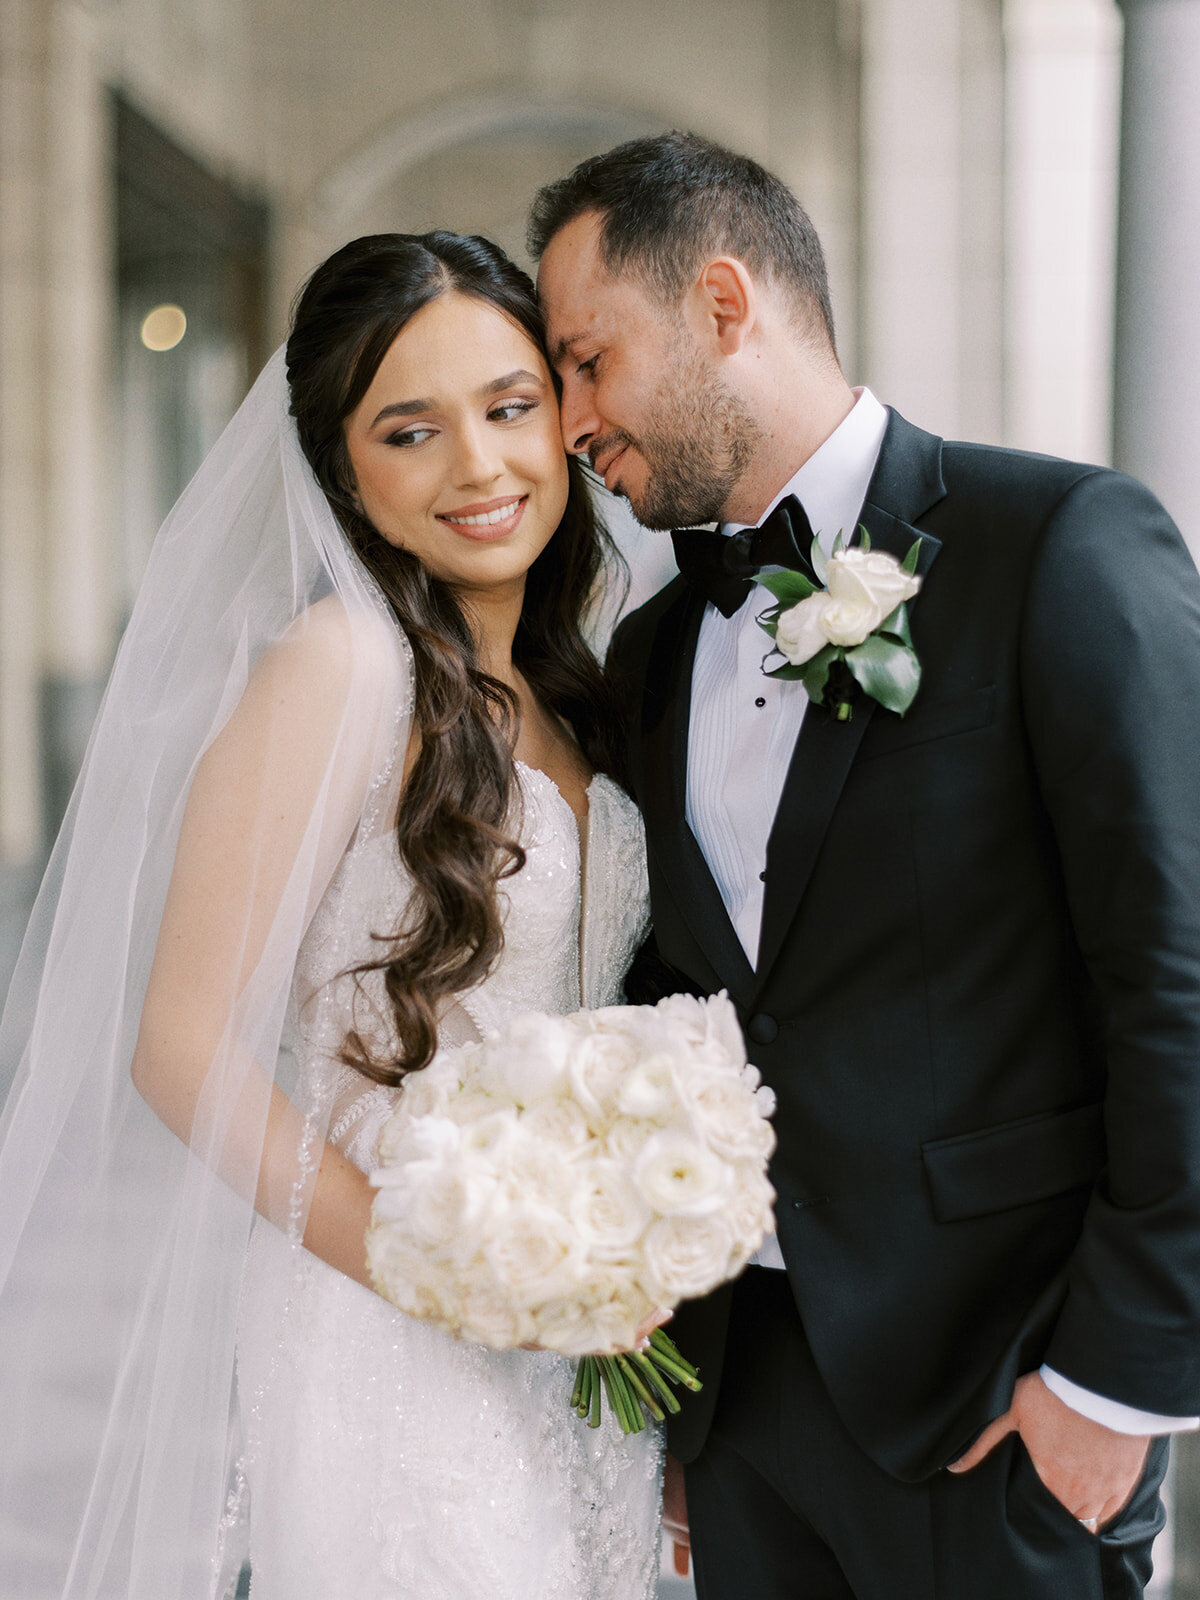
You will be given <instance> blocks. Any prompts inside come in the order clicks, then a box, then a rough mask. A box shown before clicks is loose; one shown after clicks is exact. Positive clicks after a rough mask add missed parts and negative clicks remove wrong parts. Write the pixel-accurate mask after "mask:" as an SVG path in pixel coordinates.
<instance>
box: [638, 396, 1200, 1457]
mask: <svg viewBox="0 0 1200 1600" xmlns="http://www.w3.org/2000/svg"><path fill="white" fill-rule="evenodd" d="M861 520H862V522H863V523H864V524H865V525H866V527H867V529H868V530H869V532H870V535H871V539H872V543H873V544H874V545H875V546H876V547H877V548H882V549H886V550H889V551H891V552H892V553H893V554H895V555H897V556H900V557H902V556H903V555H904V554H905V553H906V552H907V550H908V548H909V546H910V545H911V543H912V542H913V540H914V539H918V540H920V541H921V546H922V549H921V569H920V570H921V571H922V572H923V574H924V585H923V588H922V592H921V593H920V595H919V596H918V597H917V599H916V600H915V601H914V602H912V603H911V607H910V611H911V619H912V631H913V639H914V644H915V647H916V650H917V653H918V655H919V657H920V660H921V663H922V668H923V681H922V687H921V690H920V692H919V695H918V697H917V700H916V702H915V704H914V705H913V707H912V709H911V711H910V712H909V714H908V715H907V716H906V717H905V718H904V719H901V718H899V717H897V716H895V715H893V714H892V713H890V712H887V711H884V710H882V709H880V708H879V707H878V706H876V705H875V704H874V702H872V701H870V700H866V699H863V700H861V701H859V702H858V703H857V705H856V707H855V710H854V715H853V720H852V721H851V722H849V723H841V722H838V721H837V720H836V719H835V718H833V717H832V716H831V715H830V714H829V713H828V712H826V711H825V710H823V709H821V708H819V707H815V706H814V707H810V708H809V710H808V712H807V714H806V716H805V720H804V725H803V728H802V731H801V735H800V737H799V739H798V741H797V744H796V749H795V752H794V756H793V759H792V763H791V766H790V769H789V772H788V776H787V780H786V784H785V787H784V791H783V796H782V799H781V802H780V805H779V809H778V813H777V815H776V819H775V823H774V827H773V830H772V833H771V836H770V840H769V844H768V850H767V877H766V898H765V908H764V914H763V925H762V941H761V950H760V959H759V964H758V968H757V971H752V970H751V968H750V965H749V963H748V961H747V959H746V956H745V954H744V952H743V950H742V947H741V944H740V943H739V941H738V938H737V936H736V934H735V932H734V930H733V927H732V925H731V924H730V921H729V918H728V915H727V913H726V911H725V907H724V905H723V903H722V901H721V897H720V894H719V892H718V890H717V888H716V886H715V884H714V882H713V880H712V877H711V875H710V873H709V871H708V868H707V866H706V864H705V861H704V859H703V856H702V854H701V852H700V849H699V847H698V845H697V844H696V841H695V839H694V838H693V836H692V834H691V832H690V830H689V829H688V827H687V824H686V821H685V818H684V792H685V788H684V786H685V770H686V738H687V726H688V714H689V705H690V683H691V666H692V658H693V654H694V650H695V645H696V639H697V634H698V631H699V624H700V618H701V614H702V611H703V601H702V600H701V599H700V598H699V596H698V595H696V593H695V592H694V591H692V590H691V589H689V588H688V587H687V586H686V585H684V584H683V583H682V582H681V581H676V582H675V583H673V584H671V585H668V587H667V588H666V589H664V590H663V591H662V592H661V593H660V594H659V595H657V596H656V597H655V598H654V599H653V600H651V601H650V602H648V603H647V604H646V605H645V606H643V607H642V608H641V609H640V610H639V611H637V612H635V613H634V614H633V615H632V616H631V617H629V618H628V619H626V621H625V622H624V623H623V625H622V627H621V628H620V630H619V631H618V634H617V636H616V638H615V640H614V644H613V650H612V656H611V660H612V664H613V670H614V672H615V673H616V674H617V676H618V677H619V679H620V680H621V682H622V683H623V685H624V693H625V694H626V695H627V696H628V701H627V703H628V704H629V705H630V706H632V707H635V708H640V711H635V715H634V721H633V725H632V726H631V730H630V733H631V737H630V747H629V759H630V766H631V782H632V787H633V790H634V793H635V796H636V798H637V799H638V801H639V803H640V804H641V806H642V809H643V811H644V814H645V820H646V829H647V837H648V843H649V852H650V874H651V894H652V910H653V920H654V929H655V934H654V937H655V940H656V943H657V947H658V951H659V953H660V954H661V956H662V957H663V958H664V959H665V961H666V962H668V963H669V965H670V967H671V968H673V969H674V971H675V973H676V974H677V975H679V981H680V982H686V983H687V984H689V985H690V986H692V987H694V988H696V989H697V990H699V991H703V992H711V991H715V990H717V989H721V988H724V989H727V990H728V991H729V993H730V995H731V997H732V998H733V1000H734V1001H735V1003H736V1005H737V1007H738V1012H739V1016H740V1017H741V1019H742V1022H743V1026H744V1028H745V1031H746V1034H747V1039H748V1044H749V1052H750V1057H751V1059H752V1060H753V1061H754V1062H755V1063H756V1064H757V1065H758V1066H759V1068H760V1069H761V1070H762V1072H763V1075H764V1077H765V1078H766V1080H767V1081H768V1082H769V1083H770V1084H771V1085H772V1086H773V1088H774V1089H775V1092H776V1094H777V1096H778V1111H777V1114H776V1119H775V1126H776V1131H777V1134H778V1140H779V1147H778V1153H777V1156H776V1159H775V1162H774V1165H773V1171H772V1176H773V1181H774V1183H775V1185H776V1188H777V1190H778V1204H777V1222H778V1230H779V1237H780V1243H781V1246H782V1249H783V1253H784V1257H785V1259H786V1261H787V1264H788V1276H789V1279H790V1283H791V1288H792V1292H793V1295H794V1297H795V1302H796V1305H797V1307H798V1309H799V1314H800V1320H801V1323H802V1325H803V1330H804V1333H805V1335H806V1337H807V1340H808V1343H809V1345H810V1346H811V1351H812V1358H813V1363H814V1367H815V1370H816V1373H817V1374H818V1376H819V1380H820V1382H821V1383H822V1384H823V1385H824V1387H825V1389H826V1390H827V1392H828V1395H829V1397H830V1400H831V1402H832V1405H833V1407H834V1409H835V1411H836V1413H837V1415H838V1416H839V1417H840V1419H841V1421H842V1423H844V1425H845V1428H846V1430H847V1431H848V1433H849V1435H850V1436H851V1437H852V1439H853V1440H854V1441H855V1442H856V1444H857V1446H858V1447H860V1448H861V1450H862V1452H863V1453H864V1455H865V1457H867V1458H869V1459H870V1460H871V1461H872V1462H874V1463H876V1464H878V1465H879V1466H880V1467H882V1468H883V1469H884V1470H885V1471H886V1473H888V1474H889V1475H891V1476H892V1477H894V1478H896V1479H899V1480H904V1481H910V1482H911V1481H917V1480H924V1479H928V1478H929V1477H930V1476H931V1475H933V1474H936V1473H937V1472H938V1470H939V1469H940V1468H941V1467H943V1466H944V1465H945V1464H946V1463H947V1462H948V1461H950V1460H951V1459H953V1458H954V1457H955V1456H956V1455H957V1454H959V1453H960V1452H961V1450H962V1449H963V1447H964V1446H965V1445H966V1443H967V1442H968V1441H969V1440H970V1438H971V1437H972V1436H973V1435H974V1433H975V1432H976V1431H977V1430H978V1429H979V1428H980V1426H981V1425H982V1424H983V1423H984V1422H985V1421H987V1420H988V1418H990V1417H992V1416H995V1415H997V1414H999V1413H1000V1412H1001V1411H1003V1410H1005V1409H1006V1407H1007V1405H1008V1403H1009V1399H1010V1397H1011V1392H1012V1386H1013V1382H1014V1380H1015V1378H1016V1377H1017V1376H1018V1375H1019V1374H1020V1373H1021V1372H1023V1371H1028V1370H1030V1369H1031V1368H1036V1367H1037V1366H1038V1365H1039V1364H1040V1363H1041V1362H1042V1361H1043V1360H1046V1361H1048V1362H1049V1363H1050V1365H1052V1366H1053V1367H1055V1368H1056V1369H1057V1370H1059V1371H1060V1372H1062V1373H1063V1374H1064V1375H1065V1376H1067V1377H1068V1378H1071V1379H1072V1380H1074V1381H1075V1382H1076V1383H1079V1384H1081V1385H1083V1386H1084V1387H1086V1388H1088V1389H1092V1390H1095V1391H1096V1392H1098V1393H1100V1394H1103V1395H1106V1396H1108V1397H1110V1398H1112V1399H1114V1400H1119V1401H1123V1402H1125V1403H1126V1404H1129V1405H1132V1406H1136V1407H1139V1408H1142V1409H1145V1410H1149V1411H1154V1412H1160V1413H1167V1414H1174V1415H1182V1414H1191V1413H1197V1412H1200V579H1198V577H1197V574H1196V571H1195V568H1194V566H1193V564H1192V561H1191V558H1190V557H1189V555H1188V553H1187V551H1186V548H1185V546H1184V545H1183V542H1182V540H1181V539H1180V536H1179V534H1178V532H1177V530H1176V529H1175V528H1174V526H1173V525H1172V523H1171V522H1170V520H1169V519H1168V517H1167V516H1166V514H1165V513H1164V511H1163V510H1162V508H1161V507H1160V506H1159V505H1158V503H1157V502H1156V501H1155V500H1154V498H1153V497H1152V496H1151V495H1150V494H1149V493H1148V492H1147V491H1146V490H1145V489H1144V488H1142V487H1141V486H1140V485H1139V484H1137V483H1135V482H1133V481H1132V480H1130V479H1128V478H1125V477H1122V476H1120V475H1118V474H1116V473H1112V472H1108V471H1105V470H1102V469H1098V468H1093V467H1086V466H1080V465H1078V464H1073V463H1069V462H1065V461H1057V460H1052V459H1049V458H1046V457H1039V456H1033V455H1027V454H1022V453H1018V452H1015V451H1007V450H999V449H992V448H986V447H983V446H977V445H970V444H955V443H948V442H943V441H942V440H940V439H937V438H934V437H933V436H932V435H930V434H927V433H924V432H922V431H921V430H919V429H917V428H915V427H913V426H912V425H911V424H909V423H907V422H906V421H904V419H903V418H901V417H899V416H898V415H896V414H895V413H892V415H891V417H890V421H889V425H888V430H887V433H886V436H885V439H884V443H883V448H882V451H881V454H880V458H879V461H878V464H877V467H876V470H875V473H874V476H873V478H872V481H871V485H870V488H869V490H868V494H867V501H866V504H865V506H864V508H863V512H862V519H861ZM749 603H751V604H754V603H755V601H754V600H751V601H750V602H749ZM729 1301H730V1291H729V1290H728V1289H726V1290H725V1291H722V1292H719V1293H718V1294H717V1295H715V1296H713V1297H711V1298H710V1299H709V1300H707V1301H703V1302H699V1303H696V1304H695V1305H692V1306H689V1307H684V1308H682V1310H681V1312H680V1314H679V1316H678V1318H677V1324H676V1326H677V1329H678V1333H677V1337H678V1339H679V1342H680V1344H681V1347H683V1348H684V1349H685V1350H686V1351H687V1352H688V1353H689V1354H690V1355H691V1356H692V1357H693V1358H694V1359H697V1360H698V1361H699V1362H700V1363H701V1365H702V1366H703V1367H704V1368H705V1371H706V1375H707V1376H708V1378H709V1382H708V1384H707V1386H706V1389H705V1391H704V1394H703V1396H702V1397H701V1398H700V1399H699V1400H698V1401H696V1402H689V1403H688V1404H687V1405H686V1406H685V1408H684V1411H683V1413H682V1414H681V1416H680V1417H679V1418H678V1419H677V1425H676V1427H675V1428H674V1429H673V1432H672V1436H671V1439H672V1447H673V1448H674V1450H675V1451H676V1453H677V1454H678V1455H680V1456H681V1458H682V1459H684V1460H689V1459H691V1458H693V1457H694V1456H695V1455H696V1454H697V1452H698V1451H699V1450H700V1449H701V1446H702V1444H703V1441H704V1438H705V1435H706V1432H707V1430H708V1426H709V1422H710V1418H711V1416H712V1412H713V1407H714V1405H715V1404H716V1402H717V1399H718V1390H719V1388H720V1384H719V1382H718V1381H717V1375H718V1374H719V1372H720V1367H721V1351H722V1347H723V1343H724V1338H725V1327H726V1321H727V1317H728V1306H729Z"/></svg>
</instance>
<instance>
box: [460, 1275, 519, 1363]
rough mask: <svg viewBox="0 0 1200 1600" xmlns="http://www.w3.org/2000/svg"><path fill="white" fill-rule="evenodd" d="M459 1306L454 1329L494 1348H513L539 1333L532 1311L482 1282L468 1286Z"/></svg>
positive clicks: (478, 1342)
mask: <svg viewBox="0 0 1200 1600" xmlns="http://www.w3.org/2000/svg"><path fill="white" fill-rule="evenodd" d="M456 1309H457V1316H456V1318H455V1323H454V1328H453V1331H454V1332H457V1333H461V1334H462V1335H464V1336H465V1337H466V1338H468V1339H473V1340H475V1342H476V1343H477V1344H486V1345H488V1346H490V1348H491V1349H493V1350H513V1349H515V1348H516V1347H517V1345H520V1344H528V1343H529V1342H530V1341H531V1340H533V1339H534V1338H536V1336H537V1328H536V1324H535V1322H534V1319H533V1317H532V1316H531V1315H530V1314H529V1312H528V1311H525V1310H522V1309H520V1308H518V1307H515V1306H513V1305H511V1304H509V1302H508V1300H507V1299H506V1298H505V1297H504V1296H503V1295H501V1294H496V1293H495V1292H494V1291H493V1290H491V1289H488V1288H485V1287H483V1286H482V1285H476V1286H473V1287H471V1288H469V1289H467V1290H466V1292H465V1293H464V1294H463V1296H462V1298H461V1300H460V1301H459V1304H458V1306H457V1308H456Z"/></svg>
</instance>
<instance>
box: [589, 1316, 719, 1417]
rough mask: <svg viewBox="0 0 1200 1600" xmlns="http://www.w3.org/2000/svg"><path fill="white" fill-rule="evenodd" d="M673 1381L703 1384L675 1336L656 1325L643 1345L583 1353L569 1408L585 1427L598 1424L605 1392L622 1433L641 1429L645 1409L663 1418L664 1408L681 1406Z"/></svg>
mask: <svg viewBox="0 0 1200 1600" xmlns="http://www.w3.org/2000/svg"><path fill="white" fill-rule="evenodd" d="M671 1384H682V1385H683V1387H684V1388H685V1389H691V1390H693V1391H695V1390H698V1389H700V1388H701V1387H702V1385H701V1383H700V1379H699V1376H698V1375H697V1372H696V1369H695V1367H693V1366H692V1364H691V1362H690V1361H686V1360H685V1359H684V1357H683V1356H681V1355H680V1353H679V1350H678V1349H677V1347H676V1345H675V1343H674V1341H673V1340H672V1339H671V1338H670V1336H669V1335H668V1334H665V1333H664V1332H663V1331H662V1329H661V1328H655V1330H654V1332H653V1333H652V1334H651V1335H650V1342H649V1344H648V1345H647V1346H646V1348H645V1349H644V1350H629V1351H626V1352H625V1353H623V1354H621V1355H615V1356H581V1357H580V1359H579V1365H578V1366H577V1367H576V1369H575V1386H574V1388H573V1389H572V1390H571V1401H570V1404H571V1410H572V1411H574V1412H575V1413H576V1414H577V1415H578V1416H580V1417H582V1418H583V1419H584V1420H585V1421H586V1422H587V1425H588V1427H589V1428H598V1427H599V1426H600V1414H601V1406H602V1400H603V1397H605V1396H607V1399H608V1405H609V1409H610V1411H611V1412H612V1413H613V1415H614V1416H615V1417H616V1419H617V1422H618V1423H619V1424H620V1428H621V1432H622V1433H640V1432H641V1431H642V1429H643V1428H644V1427H645V1426H646V1417H647V1414H649V1415H650V1416H651V1417H653V1418H654V1420H655V1422H661V1421H662V1420H663V1417H664V1415H665V1414H666V1413H667V1412H671V1413H674V1412H676V1411H678V1410H679V1401H678V1400H677V1399H676V1398H675V1396H674V1395H673V1394H672V1392H671V1388H670V1385H671Z"/></svg>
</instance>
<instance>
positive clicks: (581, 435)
mask: <svg viewBox="0 0 1200 1600" xmlns="http://www.w3.org/2000/svg"><path fill="white" fill-rule="evenodd" d="M559 419H560V421H561V424H562V436H563V444H564V445H565V446H566V448H567V454H568V455H573V456H576V455H582V454H583V452H584V451H585V450H586V449H587V447H588V445H589V444H590V443H591V441H592V440H593V439H594V438H595V437H596V434H597V433H598V432H599V431H600V422H599V418H598V417H597V416H596V414H595V408H594V407H593V406H592V405H591V404H590V403H589V401H588V395H587V391H586V389H585V387H584V385H583V384H582V383H580V382H579V380H578V378H571V377H568V378H564V379H563V391H562V404H561V407H560V410H559Z"/></svg>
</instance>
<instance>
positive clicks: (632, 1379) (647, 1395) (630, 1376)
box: [617, 1355, 666, 1422]
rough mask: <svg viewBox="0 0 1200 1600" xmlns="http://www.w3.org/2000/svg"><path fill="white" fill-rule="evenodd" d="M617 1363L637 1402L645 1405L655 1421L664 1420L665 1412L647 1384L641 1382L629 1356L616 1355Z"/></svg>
mask: <svg viewBox="0 0 1200 1600" xmlns="http://www.w3.org/2000/svg"><path fill="white" fill-rule="evenodd" d="M617 1365H618V1367H620V1369H621V1371H622V1373H623V1374H624V1375H625V1380H626V1382H627V1383H628V1384H629V1387H630V1388H631V1389H632V1390H633V1392H634V1395H635V1396H636V1398H637V1401H638V1403H639V1404H640V1405H643V1406H645V1408H646V1410H647V1411H648V1412H649V1413H650V1415H651V1416H652V1417H653V1418H654V1420H655V1422H663V1421H665V1420H666V1412H665V1411H664V1410H663V1408H662V1407H661V1406H660V1405H659V1403H658V1401H657V1400H656V1399H655V1398H654V1396H653V1395H652V1394H651V1392H650V1390H649V1389H648V1388H647V1386H646V1385H645V1384H644V1383H643V1382H642V1379H641V1376H640V1375H639V1373H638V1370H637V1368H636V1367H635V1366H634V1364H633V1362H632V1361H630V1359H629V1357H628V1356H626V1355H619V1356H618V1357H617Z"/></svg>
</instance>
